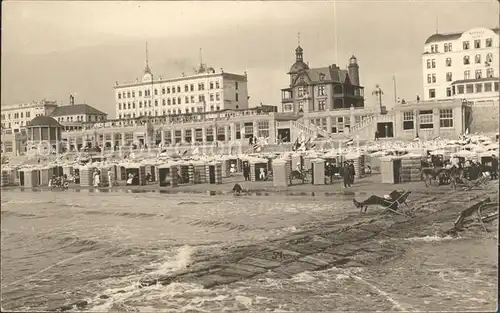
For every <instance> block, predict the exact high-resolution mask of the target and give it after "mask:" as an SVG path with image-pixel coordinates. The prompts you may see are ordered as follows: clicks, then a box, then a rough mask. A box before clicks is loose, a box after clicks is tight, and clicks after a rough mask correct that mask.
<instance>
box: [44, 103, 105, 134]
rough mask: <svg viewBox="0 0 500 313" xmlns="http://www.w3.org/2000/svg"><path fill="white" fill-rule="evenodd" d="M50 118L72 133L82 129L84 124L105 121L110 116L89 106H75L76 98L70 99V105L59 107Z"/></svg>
mask: <svg viewBox="0 0 500 313" xmlns="http://www.w3.org/2000/svg"><path fill="white" fill-rule="evenodd" d="M50 116H51V117H53V118H55V119H56V120H57V121H58V122H59V123H60V124H61V125H62V126H63V129H64V130H65V131H72V130H80V129H82V123H84V122H100V121H105V120H106V119H107V116H108V114H106V113H104V112H102V111H100V110H98V109H96V108H94V107H93V106H90V105H88V104H74V98H73V97H70V103H69V104H68V105H61V106H58V107H57V108H56V109H55V110H54V111H53V112H52V114H50Z"/></svg>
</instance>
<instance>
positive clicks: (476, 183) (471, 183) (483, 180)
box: [463, 176, 490, 191]
mask: <svg viewBox="0 0 500 313" xmlns="http://www.w3.org/2000/svg"><path fill="white" fill-rule="evenodd" d="M489 180H490V179H489V177H486V176H481V177H479V178H478V179H476V180H467V179H466V178H463V182H464V184H465V186H464V191H469V190H472V189H473V188H475V187H479V188H483V187H484V186H486V185H487V184H488V181H489Z"/></svg>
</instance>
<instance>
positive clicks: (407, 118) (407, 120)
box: [403, 111, 414, 130]
mask: <svg viewBox="0 0 500 313" xmlns="http://www.w3.org/2000/svg"><path fill="white" fill-rule="evenodd" d="M413 128H414V120H413V112H412V111H410V112H403V130H410V129H413Z"/></svg>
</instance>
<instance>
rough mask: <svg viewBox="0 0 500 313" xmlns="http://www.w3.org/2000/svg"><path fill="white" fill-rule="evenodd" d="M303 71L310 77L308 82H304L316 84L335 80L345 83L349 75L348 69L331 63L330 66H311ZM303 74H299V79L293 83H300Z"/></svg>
mask: <svg viewBox="0 0 500 313" xmlns="http://www.w3.org/2000/svg"><path fill="white" fill-rule="evenodd" d="M303 73H304V74H305V76H306V77H307V78H308V82H307V83H306V82H304V84H315V83H326V82H335V83H342V84H343V83H345V82H346V78H347V77H348V74H347V70H342V69H340V68H339V67H338V66H336V65H335V64H334V65H331V66H328V67H319V68H311V69H307V70H304V71H303ZM321 75H324V77H323V79H320V76H321ZM300 76H302V75H299V76H297V79H296V80H295V81H294V82H293V85H299V84H300V81H299V78H300Z"/></svg>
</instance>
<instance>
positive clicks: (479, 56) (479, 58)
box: [475, 54, 481, 64]
mask: <svg viewBox="0 0 500 313" xmlns="http://www.w3.org/2000/svg"><path fill="white" fill-rule="evenodd" d="M475 60H476V64H480V63H481V55H480V54H476V58H475Z"/></svg>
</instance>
